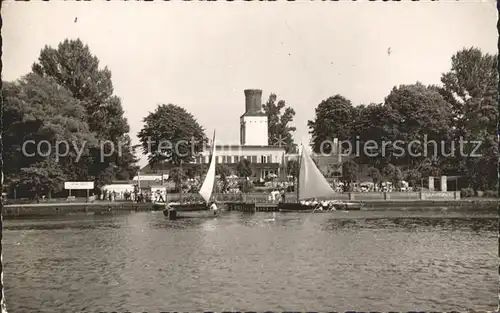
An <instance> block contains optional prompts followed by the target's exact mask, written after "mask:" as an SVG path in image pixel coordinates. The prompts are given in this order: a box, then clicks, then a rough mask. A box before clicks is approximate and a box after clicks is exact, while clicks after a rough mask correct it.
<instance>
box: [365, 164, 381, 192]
mask: <svg viewBox="0 0 500 313" xmlns="http://www.w3.org/2000/svg"><path fill="white" fill-rule="evenodd" d="M368 177H370V178H371V179H372V181H373V184H374V185H375V187H377V186H379V184H380V183H381V182H382V174H380V171H379V170H378V168H376V167H370V168H368Z"/></svg>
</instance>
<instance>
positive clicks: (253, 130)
mask: <svg viewBox="0 0 500 313" xmlns="http://www.w3.org/2000/svg"><path fill="white" fill-rule="evenodd" d="M267 127H268V125H267V115H266V114H265V113H264V112H263V110H262V90H260V89H246V90H245V114H243V115H242V116H241V117H240V144H241V145H242V146H244V145H247V146H267V145H268V138H269V133H268V128H267Z"/></svg>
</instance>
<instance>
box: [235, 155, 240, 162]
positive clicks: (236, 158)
mask: <svg viewBox="0 0 500 313" xmlns="http://www.w3.org/2000/svg"><path fill="white" fill-rule="evenodd" d="M238 162H240V157H239V156H237V155H235V156H234V163H238Z"/></svg>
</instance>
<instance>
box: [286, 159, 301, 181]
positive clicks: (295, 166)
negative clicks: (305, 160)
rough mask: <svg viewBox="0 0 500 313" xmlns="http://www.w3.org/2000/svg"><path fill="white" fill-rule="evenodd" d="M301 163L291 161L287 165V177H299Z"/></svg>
mask: <svg viewBox="0 0 500 313" xmlns="http://www.w3.org/2000/svg"><path fill="white" fill-rule="evenodd" d="M299 171H300V167H299V161H298V160H289V161H288V162H287V163H286V173H287V175H290V176H292V177H293V178H294V179H295V178H297V177H298V176H299Z"/></svg>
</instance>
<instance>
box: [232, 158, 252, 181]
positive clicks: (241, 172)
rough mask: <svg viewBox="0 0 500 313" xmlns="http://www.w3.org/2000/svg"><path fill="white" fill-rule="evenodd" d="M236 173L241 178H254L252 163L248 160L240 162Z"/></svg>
mask: <svg viewBox="0 0 500 313" xmlns="http://www.w3.org/2000/svg"><path fill="white" fill-rule="evenodd" d="M236 172H237V173H238V176H239V177H244V178H248V177H250V176H252V167H251V163H250V161H249V160H247V159H241V160H240V162H238V165H236Z"/></svg>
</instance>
